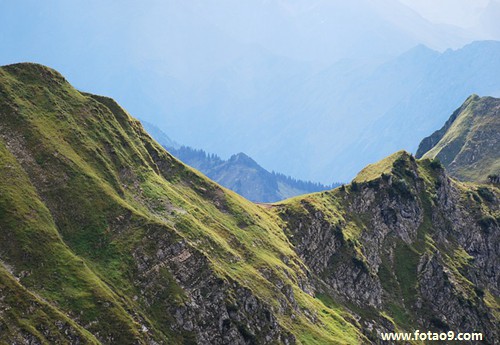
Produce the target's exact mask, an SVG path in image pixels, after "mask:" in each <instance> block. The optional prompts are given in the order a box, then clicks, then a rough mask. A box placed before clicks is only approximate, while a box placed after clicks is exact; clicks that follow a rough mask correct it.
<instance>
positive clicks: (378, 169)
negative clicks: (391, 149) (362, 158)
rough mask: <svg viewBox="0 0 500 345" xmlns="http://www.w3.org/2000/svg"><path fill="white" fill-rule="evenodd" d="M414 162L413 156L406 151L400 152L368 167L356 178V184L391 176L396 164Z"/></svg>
mask: <svg viewBox="0 0 500 345" xmlns="http://www.w3.org/2000/svg"><path fill="white" fill-rule="evenodd" d="M411 160H413V156H412V155H411V154H410V153H408V152H406V151H404V150H401V151H398V152H395V153H393V154H392V155H390V156H388V157H386V158H384V159H382V160H380V161H378V162H376V163H373V164H370V165H368V166H366V167H365V168H364V169H363V170H361V171H360V172H359V173H358V175H357V176H356V177H355V178H354V180H353V181H354V182H366V181H372V180H375V179H377V178H379V177H381V176H382V174H390V173H392V171H393V169H394V167H395V165H396V162H398V161H399V162H401V161H402V162H409V161H411Z"/></svg>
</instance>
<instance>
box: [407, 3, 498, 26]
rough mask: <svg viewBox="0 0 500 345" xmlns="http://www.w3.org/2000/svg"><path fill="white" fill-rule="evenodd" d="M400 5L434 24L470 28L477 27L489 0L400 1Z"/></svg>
mask: <svg viewBox="0 0 500 345" xmlns="http://www.w3.org/2000/svg"><path fill="white" fill-rule="evenodd" d="M401 2H402V3H404V4H405V5H407V6H408V7H410V8H412V9H413V10H415V11H416V12H418V13H419V14H420V15H421V16H422V17H424V18H426V19H428V20H430V21H431V22H434V23H442V24H449V25H455V26H458V27H463V28H471V27H474V26H475V25H477V21H478V20H479V17H480V15H481V12H482V11H483V10H484V9H485V8H486V6H487V5H488V3H489V0H439V1H436V0H418V1H415V0H401Z"/></svg>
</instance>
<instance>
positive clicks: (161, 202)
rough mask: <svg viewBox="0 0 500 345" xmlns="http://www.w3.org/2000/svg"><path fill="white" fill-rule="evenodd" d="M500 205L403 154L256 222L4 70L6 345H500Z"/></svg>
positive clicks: (265, 210)
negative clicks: (452, 337)
mask: <svg viewBox="0 0 500 345" xmlns="http://www.w3.org/2000/svg"><path fill="white" fill-rule="evenodd" d="M499 198H500V190H499V189H498V187H497V186H495V185H476V184H471V183H461V182H456V181H455V180H453V179H450V178H449V177H448V176H447V175H446V172H445V170H444V169H443V168H442V166H441V165H440V164H439V163H438V162H436V161H431V160H429V159H422V160H415V159H414V157H412V156H411V155H410V154H408V153H406V152H403V151H401V152H398V153H396V154H393V155H391V156H390V157H388V158H386V159H384V160H383V161H380V162H379V163H376V164H373V165H371V166H368V167H367V168H366V169H364V170H363V171H362V172H361V173H360V174H359V175H358V177H357V178H356V179H355V180H354V181H353V182H352V183H351V184H349V185H346V186H343V187H339V188H336V189H334V190H331V191H326V192H321V193H316V194H310V195H307V196H303V197H296V198H293V199H289V200H286V201H283V202H280V203H276V204H266V205H256V204H254V203H251V202H249V201H247V200H245V199H244V198H242V197H240V196H239V195H237V194H235V193H233V192H231V191H229V190H226V189H224V188H222V187H220V186H219V185H218V184H216V183H214V182H212V181H211V180H209V179H207V178H206V177H205V176H203V175H201V174H199V173H198V172H197V171H195V170H193V169H191V168H189V167H187V166H185V165H184V164H182V163H181V162H179V161H178V160H177V159H176V158H174V157H173V156H172V155H170V154H169V153H168V152H167V151H165V150H164V149H163V148H162V147H161V146H160V145H159V144H158V143H156V142H155V141H154V140H153V139H152V138H151V137H150V136H149V135H148V134H147V133H146V132H145V131H144V129H143V128H142V126H141V124H140V122H139V121H137V120H135V119H133V118H132V117H131V116H130V115H129V114H128V113H127V112H126V111H125V110H123V109H122V108H121V107H120V106H119V105H118V104H117V103H116V102H115V101H113V100H112V99H110V98H107V97H103V96H96V95H91V94H88V93H82V92H79V91H77V90H76V89H74V88H73V87H72V86H71V85H70V84H69V83H68V82H67V81H66V80H65V79H64V78H63V77H62V76H61V75H60V74H59V73H57V72H56V71H54V70H51V69H49V68H47V67H44V66H40V65H36V64H15V65H9V66H4V67H1V68H0V312H1V314H0V315H1V316H2V317H1V318H0V342H2V343H4V342H5V343H10V344H23V343H49V344H57V343H72V344H75V343H85V344H100V343H101V344H273V343H274V344H372V343H382V341H381V338H380V337H381V336H380V332H390V331H399V330H408V331H412V330H413V329H414V328H416V329H420V330H426V331H427V330H431V331H441V332H445V331H449V330H454V331H458V330H460V331H461V332H473V331H474V332H481V333H482V335H483V336H484V339H485V340H484V342H485V343H488V344H494V343H495V341H496V339H498V336H499V334H498V333H499V330H498V321H499V320H498V317H499V316H498V310H499V305H498V298H499V292H500V291H499V287H498V281H499V278H500V271H499V270H498V267H499V266H500V265H499V262H498V260H499V257H500V255H499V254H500V253H499V248H500V246H499V242H500V238H499V234H500V231H499V230H500V228H499V222H500V209H499V202H498V200H499ZM414 343H417V342H414Z"/></svg>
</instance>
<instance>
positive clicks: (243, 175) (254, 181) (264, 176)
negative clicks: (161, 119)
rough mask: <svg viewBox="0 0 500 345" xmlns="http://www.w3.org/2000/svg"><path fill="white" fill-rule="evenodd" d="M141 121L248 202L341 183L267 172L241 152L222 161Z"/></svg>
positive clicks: (165, 143) (184, 159)
mask: <svg viewBox="0 0 500 345" xmlns="http://www.w3.org/2000/svg"><path fill="white" fill-rule="evenodd" d="M142 123H143V124H144V126H145V128H146V130H147V131H148V132H149V133H150V134H151V135H152V137H153V138H154V139H155V140H156V141H158V142H159V143H160V144H161V145H162V146H163V147H164V148H165V149H166V150H167V151H169V152H170V153H171V154H173V155H174V156H175V157H177V158H178V159H180V160H181V161H182V162H183V163H185V164H187V165H189V166H191V167H193V168H195V169H198V170H199V171H201V172H202V173H203V174H205V175H206V176H208V177H209V178H211V179H212V180H214V181H215V182H217V183H219V184H221V185H223V186H224V187H226V188H229V189H231V190H232V191H235V192H236V193H238V194H240V195H242V196H243V197H245V198H247V199H248V200H250V201H254V202H276V201H280V200H284V199H287V198H291V197H294V196H297V195H301V194H308V193H314V192H319V191H323V190H328V189H333V188H335V187H337V186H339V185H340V183H333V184H331V185H324V184H321V183H314V182H311V181H301V180H297V179H294V178H292V177H290V176H286V175H284V174H280V173H277V172H274V171H272V172H269V171H267V170H266V169H264V168H263V167H261V166H260V165H259V164H258V163H257V162H256V161H255V160H254V159H253V158H251V157H250V156H248V155H246V154H245V153H243V152H240V153H236V154H233V155H231V156H230V157H229V158H228V159H227V160H224V159H222V158H220V157H219V156H217V155H215V154H211V153H206V152H205V151H203V150H196V149H193V148H191V147H188V146H184V145H179V144H177V143H176V142H175V141H173V140H172V139H170V138H169V137H168V135H166V134H165V133H164V132H163V131H162V130H161V129H159V128H158V127H156V126H155V125H153V124H150V123H148V122H142Z"/></svg>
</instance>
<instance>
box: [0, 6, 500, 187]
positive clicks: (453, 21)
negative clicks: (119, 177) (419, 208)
mask: <svg viewBox="0 0 500 345" xmlns="http://www.w3.org/2000/svg"><path fill="white" fill-rule="evenodd" d="M499 1H500V0H490V1H488V0H470V1H468V0H453V1H452V0H440V1H430V0H419V1H411V0H377V1H372V0H353V1H331V0H239V1H234V0H184V1H179V0H175V1H174V0H163V1H160V0H148V1H140V2H139V1H132V0H123V1H117V0H99V1H98V0H87V1H83V0H73V1H66V0H46V1H39V0H19V1H12V0H0V45H1V47H3V48H2V50H1V51H0V65H4V64H9V63H15V62H23V61H30V62H38V63H41V64H44V65H47V66H49V67H52V68H55V69H56V70H58V71H59V72H61V73H62V74H63V75H64V76H65V77H66V78H67V79H68V80H69V81H70V82H71V83H72V84H73V85H75V86H76V87H77V88H79V89H81V90H84V91H88V92H93V93H97V94H103V95H107V96H110V97H113V98H115V99H116V100H117V101H118V102H119V103H120V104H122V105H123V106H124V107H125V108H126V109H127V110H128V111H129V112H130V113H131V114H132V115H133V116H135V117H138V118H142V119H145V120H147V121H149V122H151V123H153V124H155V125H157V126H158V127H160V128H161V129H162V130H164V131H165V132H166V133H167V134H168V135H169V136H170V137H172V138H173V139H174V140H176V141H177V142H179V143H181V144H187V145H190V146H193V147H195V148H201V149H205V150H207V151H210V152H213V153H216V154H219V155H221V156H222V157H229V156H230V155H231V154H234V153H237V152H240V151H243V152H245V153H247V154H249V155H250V156H252V158H254V159H255V160H256V161H257V162H259V163H261V164H262V165H263V166H264V167H265V168H267V169H269V170H276V171H279V172H282V173H285V174H291V175H293V176H294V177H298V178H304V179H309V180H313V181H319V180H321V182H324V183H331V182H333V181H338V180H340V179H342V180H347V179H349V178H351V177H353V174H355V170H356V169H358V167H362V166H364V165H366V164H367V163H370V162H371V161H372V160H374V159H378V158H382V157H378V156H377V157H376V156H367V157H366V158H359V161H357V162H356V164H355V165H354V166H353V167H352V168H350V170H349V171H347V170H346V171H341V170H335V169H333V170H332V172H331V173H329V175H327V174H326V173H325V172H324V171H323V172H321V171H319V169H308V170H307V171H306V169H302V168H300V165H304V164H301V163H300V162H301V161H305V160H306V159H309V158H310V157H325V155H327V154H328V152H325V151H324V150H325V149H324V148H322V147H320V146H324V145H318V144H317V143H315V142H314V140H313V139H314V137H316V133H314V132H301V128H300V127H301V126H300V125H299V124H298V123H299V122H298V121H296V119H294V118H286V115H287V113H289V112H290V113H293V112H295V110H296V109H308V111H311V114H310V118H311V120H312V121H318V123H322V122H321V121H322V120H321V119H317V118H315V114H326V113H325V112H324V111H323V110H324V109H322V108H324V107H325V104H324V103H327V102H328V97H326V98H325V96H324V95H323V96H320V95H316V93H317V92H318V90H319V92H321V88H322V87H323V86H324V87H331V90H332V92H337V91H338V90H340V91H342V85H341V84H338V83H340V81H341V80H345V81H347V79H349V80H353V78H354V76H356V75H362V74H363V73H366V71H370V70H374V69H375V68H376V67H377V66H379V65H380V64H383V63H385V62H387V61H391V59H395V58H397V57H398V56H400V55H401V54H403V53H404V52H406V51H408V50H410V49H412V48H413V47H415V46H417V45H419V44H423V45H425V46H427V47H429V48H430V49H433V50H436V51H439V52H443V51H446V49H448V48H452V49H458V48H461V47H462V46H464V45H466V44H468V43H470V42H472V41H475V40H483V39H500V30H499V27H498V25H497V24H496V23H497V22H500V20H499V21H497V20H496V19H497V18H499V17H500V12H499V11H498V9H499V8H500V7H499V6H498V4H499V3H500V2H499ZM338 66H341V69H340V70H339V71H336V69H337V68H339V67H338ZM332 71H334V72H335V71H336V72H335V73H333V72H332ZM331 73H333V75H334V76H335V77H332V78H334V80H322V78H321V76H322V75H325V76H327V75H332V74H331ZM346 73H347V74H349V77H347V76H346ZM310 80H314V81H315V82H316V84H318V83H319V82H318V80H321V83H323V84H321V83H320V84H318V85H320V87H319V88H318V87H316V88H310V89H307V87H305V88H304V85H308V81H310ZM335 83H337V84H335ZM298 88H300V89H304V91H303V92H305V93H308V92H310V93H311V94H310V95H308V97H307V99H304V102H303V103H300V104H299V103H297V102H295V100H294V98H296V97H294V96H290V95H292V94H293V92H292V90H297V89H298ZM328 90H330V89H328ZM335 90H337V91H335ZM340 91H338V92H340ZM287 97H288V98H290V100H289V101H288V102H289V103H287V104H285V105H280V106H279V107H278V106H277V105H276V103H277V102H278V103H279V102H282V100H283V99H287ZM320 99H322V100H323V101H322V102H323V103H319V101H317V103H315V102H316V101H315V100H320ZM325 99H326V101H325ZM292 107H293V109H292ZM315 110H317V111H315ZM375 115H376V114H374V116H375ZM318 116H319V115H318ZM322 116H326V115H322ZM328 116H330V117H332V121H331V123H336V124H338V123H342V124H345V128H349V129H350V130H352V133H351V132H349V133H347V134H346V136H350V137H356V136H358V135H361V134H362V133H361V132H359V133H358V132H356V128H358V127H359V126H357V125H358V123H356V122H354V121H355V119H356V117H355V116H347V117H346V115H345V114H344V113H342V115H340V114H335V112H334V111H330V112H329V113H328ZM341 116H342V117H341ZM356 121H360V120H359V119H358V120H356ZM261 123H266V126H271V128H272V130H269V128H267V129H266V128H260V127H259V125H260V124H261ZM269 131H270V132H271V133H273V135H272V136H271V137H270V136H269V134H268V133H269ZM282 132H283V133H284V132H287V133H295V134H294V135H296V136H301V137H303V138H306V137H310V138H311V140H305V141H303V143H302V144H301V147H300V150H302V151H303V152H302V151H301V152H298V151H297V155H296V157H294V159H297V163H289V162H286V161H284V158H283V157H291V156H292V153H293V152H292V147H293V144H294V143H292V142H290V143H288V142H285V143H283V142H282V141H283V140H285V139H284V138H285V137H284V134H283V136H280V133H282ZM292 137H293V136H292ZM325 137H326V134H325ZM288 138H290V136H288ZM286 140H290V139H286ZM339 140H341V139H339ZM271 143H272V144H271ZM288 144H289V147H290V150H289V151H290V152H283V150H284V149H283V147H286V146H287V145H288ZM278 147H280V149H279V150H278V149H277V148H278ZM274 148H276V150H274ZM293 150H295V149H293ZM385 153H386V152H383V153H381V155H382V154H385ZM332 154H333V153H332ZM318 159H319V158H318ZM288 160H289V159H288ZM294 162H295V161H294ZM339 169H340V168H339Z"/></svg>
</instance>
